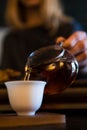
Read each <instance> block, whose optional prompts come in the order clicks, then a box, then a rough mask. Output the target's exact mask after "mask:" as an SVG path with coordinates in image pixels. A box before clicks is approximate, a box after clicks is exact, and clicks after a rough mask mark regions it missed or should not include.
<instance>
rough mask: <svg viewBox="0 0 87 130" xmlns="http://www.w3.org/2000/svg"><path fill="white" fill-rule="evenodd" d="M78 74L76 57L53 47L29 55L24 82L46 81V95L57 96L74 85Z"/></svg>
mask: <svg viewBox="0 0 87 130" xmlns="http://www.w3.org/2000/svg"><path fill="white" fill-rule="evenodd" d="M77 73H78V62H77V61H76V59H75V57H74V56H73V55H72V54H71V53H70V52H69V51H68V50H66V49H64V48H62V46H59V45H51V46H47V47H43V48H40V49H38V50H36V51H34V52H32V53H31V54H30V55H29V57H28V60H27V63H26V66H25V77H24V80H29V79H30V80H42V81H46V82H47V84H46V86H45V94H57V93H60V92H62V91H63V90H64V89H65V88H67V87H69V86H70V85H71V84H72V82H73V81H74V80H75V78H76V76H77Z"/></svg>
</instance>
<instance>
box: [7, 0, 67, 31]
mask: <svg viewBox="0 0 87 130" xmlns="http://www.w3.org/2000/svg"><path fill="white" fill-rule="evenodd" d="M18 2H19V0H8V3H7V9H6V21H7V24H8V25H10V26H12V27H13V28H20V29H21V28H23V27H24V24H26V23H23V21H22V20H21V19H20V15H19V5H18ZM40 13H41V16H42V19H43V23H44V24H45V26H46V27H47V28H50V30H52V31H55V30H56V29H58V26H59V24H60V23H61V22H62V21H67V20H69V19H68V17H66V16H65V15H64V13H63V7H62V5H61V3H60V1H59V0H42V4H41V7H40Z"/></svg>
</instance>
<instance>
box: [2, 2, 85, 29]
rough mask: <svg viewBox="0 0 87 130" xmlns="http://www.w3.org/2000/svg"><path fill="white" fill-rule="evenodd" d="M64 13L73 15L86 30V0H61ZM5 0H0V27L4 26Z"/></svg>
mask: <svg viewBox="0 0 87 130" xmlns="http://www.w3.org/2000/svg"><path fill="white" fill-rule="evenodd" d="M61 1H62V3H63V5H64V10H65V12H66V14H68V15H70V16H73V17H74V18H76V20H77V21H79V22H80V23H81V24H82V26H83V27H84V30H85V31H87V0H61ZM6 2H7V0H0V27H5V26H6V24H5V20H4V13H5V7H6Z"/></svg>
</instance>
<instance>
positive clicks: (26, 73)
mask: <svg viewBox="0 0 87 130" xmlns="http://www.w3.org/2000/svg"><path fill="white" fill-rule="evenodd" d="M29 78H30V67H28V66H25V76H24V80H29Z"/></svg>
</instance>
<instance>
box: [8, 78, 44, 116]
mask: <svg viewBox="0 0 87 130" xmlns="http://www.w3.org/2000/svg"><path fill="white" fill-rule="evenodd" d="M45 84H46V82H44V81H34V80H29V81H23V80H22V81H21V80H20V81H8V82H5V85H6V87H7V92H8V97H9V102H10V105H11V107H12V109H13V110H14V111H16V113H17V114H18V115H35V113H36V111H37V110H38V109H39V108H40V107H41V104H42V100H43V94H44V88H45Z"/></svg>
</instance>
